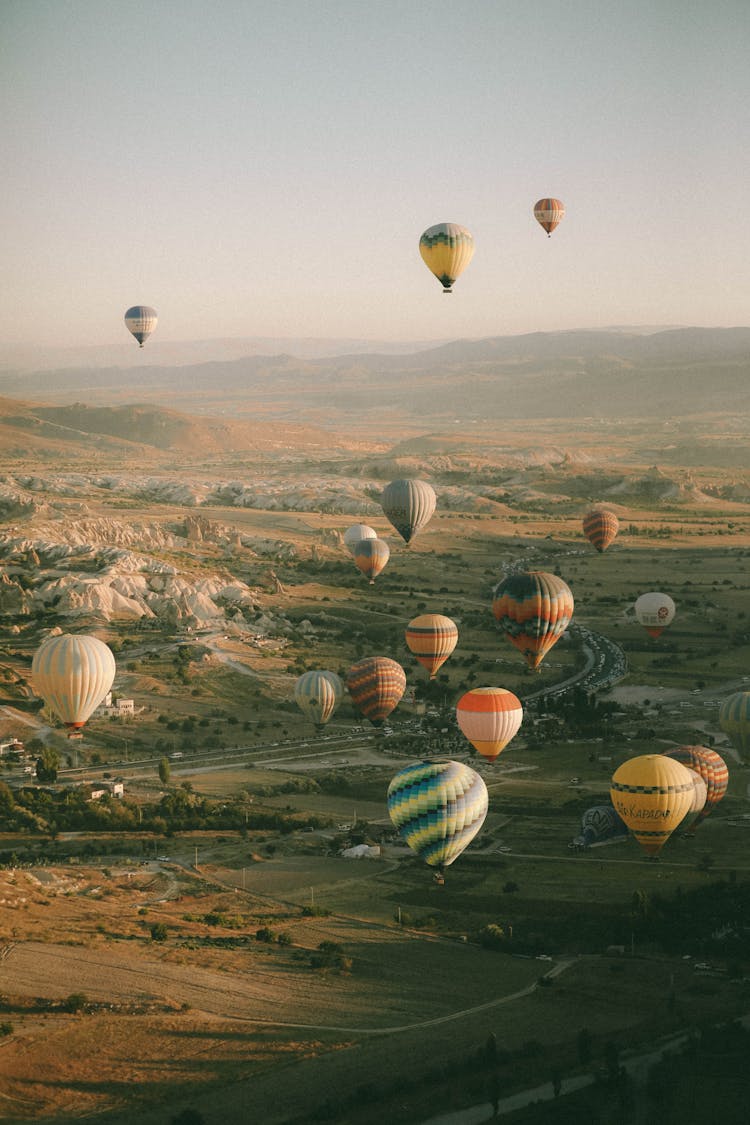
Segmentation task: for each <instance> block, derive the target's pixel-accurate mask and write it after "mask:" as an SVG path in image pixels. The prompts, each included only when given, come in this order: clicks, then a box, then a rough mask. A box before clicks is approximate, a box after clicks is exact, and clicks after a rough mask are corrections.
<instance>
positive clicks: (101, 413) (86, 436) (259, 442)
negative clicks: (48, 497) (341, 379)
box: [0, 398, 360, 464]
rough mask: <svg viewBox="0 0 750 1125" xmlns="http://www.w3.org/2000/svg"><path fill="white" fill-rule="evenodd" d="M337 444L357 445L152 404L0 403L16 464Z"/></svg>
mask: <svg viewBox="0 0 750 1125" xmlns="http://www.w3.org/2000/svg"><path fill="white" fill-rule="evenodd" d="M336 444H339V447H340V448H345V449H347V450H352V449H358V448H360V446H359V443H357V442H356V441H355V442H349V443H346V444H344V443H337V442H336V439H332V437H331V434H330V433H328V432H326V431H324V430H322V429H320V428H319V427H316V426H311V425H305V424H304V423H303V424H301V425H296V424H293V423H280V422H274V423H270V422H254V421H251V420H249V419H234V418H205V417H199V418H196V417H194V416H189V415H187V414H183V413H180V412H179V411H176V410H168V409H165V408H163V407H160V406H156V405H153V406H152V405H146V406H87V405H85V404H84V403H81V402H76V403H73V404H72V405H69V406H50V405H40V404H35V403H30V402H20V401H18V400H17V399H11V398H0V454H2V455H4V456H6V457H8V456H10V457H13V458H16V459H18V462H19V464H20V463H25V462H28V461H29V460H33V459H35V458H36V459H38V460H40V461H47V462H50V461H59V462H61V463H70V460H71V458H76V457H81V458H85V460H86V462H89V461H91V462H95V461H98V462H102V463H112V462H130V463H138V462H140V463H142V464H145V463H146V462H149V461H155V460H159V459H164V456H165V455H174V454H184V455H190V456H191V457H193V458H200V457H212V456H216V455H217V454H221V455H226V454H231V453H233V452H237V453H246V452H247V451H253V452H261V453H262V452H264V451H268V452H271V451H274V452H277V453H278V452H281V453H284V452H286V451H295V452H298V451H300V450H302V451H304V450H305V449H309V450H311V451H316V452H319V451H320V450H323V451H324V453H325V454H328V453H330V452H331V450H332V446H334V445H336Z"/></svg>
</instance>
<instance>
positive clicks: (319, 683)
mask: <svg viewBox="0 0 750 1125" xmlns="http://www.w3.org/2000/svg"><path fill="white" fill-rule="evenodd" d="M343 694H344V685H343V684H342V682H341V680H340V678H339V677H338V676H337V675H336V673H335V672H327V671H323V670H319V669H315V670H313V671H311V672H304V673H303V674H302V675H301V676H300V678H299V679H298V680H297V682H296V684H295V685H294V699H295V702H296V703H297V706H298V707H299V709H300V711H301V712H302V714H303V715H305V716H306V717H307V718H308V719H310V720H311V721H312V722H313V723H315V725H316V726H319V727H322V726H325V724H326V723H327V722H328V720H329V719H330V717H331V715H332V714H333V712H334V711H335V710H336V707H337V706H338V703H339V700H340V699H341V696H342V695H343Z"/></svg>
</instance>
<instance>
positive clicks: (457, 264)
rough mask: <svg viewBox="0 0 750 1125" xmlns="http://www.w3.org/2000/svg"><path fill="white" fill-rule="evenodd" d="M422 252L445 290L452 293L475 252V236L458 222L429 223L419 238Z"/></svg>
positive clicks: (428, 266) (425, 261)
mask: <svg viewBox="0 0 750 1125" xmlns="http://www.w3.org/2000/svg"><path fill="white" fill-rule="evenodd" d="M419 253H420V254H421V255H422V261H423V262H424V263H425V265H426V266H427V268H428V270H430V272H431V273H434V274H435V277H436V278H437V279H438V281H439V282H440V284H441V285H442V287H443V292H444V293H451V292H452V289H451V286H452V285H453V282H454V281H455V280H456V278H458V277H460V276H461V274H462V273H463V272H464V270H465V269H466V267H467V266H468V264H469V262H470V261H471V259H472V258H473V256H474V237H473V235H472V234H471V233H470V232H469V231H468V230H467V229H466V227H460V226H459V225H458V223H437V225H436V226H434V227H428V228H427V230H426V231H425V232H424V234H423V235H422V237H421V238H420V240H419Z"/></svg>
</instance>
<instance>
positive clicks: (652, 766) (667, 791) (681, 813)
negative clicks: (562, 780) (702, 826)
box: [609, 754, 694, 856]
mask: <svg viewBox="0 0 750 1125" xmlns="http://www.w3.org/2000/svg"><path fill="white" fill-rule="evenodd" d="M693 792H694V787H693V779H692V778H691V776H690V770H688V769H686V768H685V766H683V765H680V763H679V762H676V761H675V760H674V759H673V758H668V757H667V756H666V754H642V755H640V757H637V758H630V759H628V761H627V762H623V764H622V765H621V766H620V767H619V768H618V769H617V770H615V772H614V774H613V776H612V784H611V787H610V790H609V795H610V797H611V799H612V804H613V805H614V807H615V811H616V812H617V813H618V814H619V815H620V816H621V817H622V819H623V820H624V821H625V823H626V824H627V826H628V828H629V829H630V831H631V832H632V833H633V835H634V836H635V838H636V840H637V841H638V843H639V844H640V845H641V847H642V848H643V850H644V852H645V853H646V855H649V856H655V855H658V853H659V852H660V851H661V849H662V847H663V846H664V844H665V843H666V842H667V840H668V839H669V837H670V836H671V835H672V833H673V832H674V830H675V828H677V827H678V826H679V825H680V824H681V823H682V821H683V820H684V818H685V814H686V813H687V811H688V809H689V808H690V806H691V804H692V802H693Z"/></svg>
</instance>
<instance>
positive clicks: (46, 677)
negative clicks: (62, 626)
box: [31, 633, 116, 730]
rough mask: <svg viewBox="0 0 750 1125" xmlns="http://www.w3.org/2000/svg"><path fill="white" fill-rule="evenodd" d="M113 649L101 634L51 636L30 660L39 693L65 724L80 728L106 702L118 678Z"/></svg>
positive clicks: (32, 677) (72, 727)
mask: <svg viewBox="0 0 750 1125" xmlns="http://www.w3.org/2000/svg"><path fill="white" fill-rule="evenodd" d="M115 670H116V665H115V658H114V656H113V654H112V650H111V649H110V648H109V646H108V645H105V643H104V641H100V640H99V639H98V637H91V636H87V635H85V634H84V635H73V634H72V633H60V634H59V635H58V636H56V637H48V638H47V640H46V641H44V642H43V643H42V644H41V645H40V647H39V648H38V649H37V651H36V653H35V654H34V659H33V660H32V662H31V683H32V686H33V688H34V691H35V692H36V694H37V695H38V696H39V697H40V698H41V699H43V700H44V702H45V703H46V704H47V706H48V707H49V708H50V710H51V711H54V712H55V714H56V715H57V717H58V718H59V719H61V720H62V721H63V722H64V723H65V726H66V727H70V728H71V729H72V730H78V729H79V728H80V727H82V726H83V725H84V723H85V722H86V720H87V719H88V718H89V717H90V716H91V715H92V714H93V712H94V711H95V710H96V708H97V707H98V706H99V704H100V703H102V702H103V700H104V697H105V696H106V694H107V692H108V691H109V690H110V688H111V687H112V684H113V682H114V678H115Z"/></svg>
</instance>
